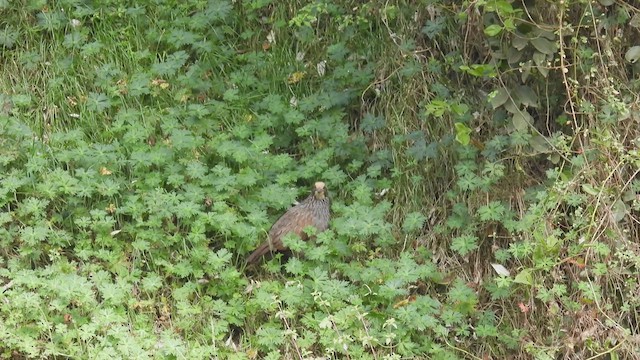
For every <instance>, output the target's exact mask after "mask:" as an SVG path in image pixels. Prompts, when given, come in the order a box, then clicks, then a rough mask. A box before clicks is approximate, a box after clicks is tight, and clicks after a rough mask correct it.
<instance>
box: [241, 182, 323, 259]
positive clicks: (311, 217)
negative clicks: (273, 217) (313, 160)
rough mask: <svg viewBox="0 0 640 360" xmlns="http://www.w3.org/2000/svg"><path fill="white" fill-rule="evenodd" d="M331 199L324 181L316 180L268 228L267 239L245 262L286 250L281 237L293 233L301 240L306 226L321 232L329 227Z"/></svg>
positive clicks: (306, 236)
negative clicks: (303, 197)
mask: <svg viewBox="0 0 640 360" xmlns="http://www.w3.org/2000/svg"><path fill="white" fill-rule="evenodd" d="M330 208H331V200H330V199H329V193H328V191H327V187H326V185H325V183H324V182H322V181H318V182H316V183H315V184H314V185H313V188H312V189H311V194H309V196H308V197H307V198H306V199H304V200H303V201H302V202H300V203H299V204H297V205H295V206H294V207H292V208H290V209H289V210H287V212H285V213H284V215H282V216H281V217H280V218H279V219H278V220H277V221H276V222H275V223H274V224H273V226H271V230H269V235H268V237H267V240H266V241H265V242H263V243H262V244H260V246H258V247H257V248H256V249H255V250H254V251H253V252H252V253H251V255H249V257H248V258H247V264H253V263H255V262H257V261H258V260H259V259H260V258H262V256H263V255H265V254H267V253H269V252H273V251H283V250H286V247H285V245H284V244H283V243H282V238H283V237H284V236H285V235H287V234H290V233H295V234H296V235H298V236H299V237H300V238H301V239H302V240H307V239H308V235H307V234H306V233H305V232H304V229H305V228H306V227H308V226H313V227H315V228H316V230H317V232H318V233H320V232H323V231H325V230H327V229H328V228H329V219H330Z"/></svg>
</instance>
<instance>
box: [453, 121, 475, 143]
mask: <svg viewBox="0 0 640 360" xmlns="http://www.w3.org/2000/svg"><path fill="white" fill-rule="evenodd" d="M455 127H456V141H457V142H459V143H460V144H462V145H469V141H470V140H471V137H470V136H469V134H471V129H469V128H468V127H467V125H465V124H463V123H459V122H457V123H455Z"/></svg>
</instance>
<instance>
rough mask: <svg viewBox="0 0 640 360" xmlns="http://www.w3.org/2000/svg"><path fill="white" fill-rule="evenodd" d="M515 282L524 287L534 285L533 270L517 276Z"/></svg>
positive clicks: (527, 270) (522, 272) (524, 271)
mask: <svg viewBox="0 0 640 360" xmlns="http://www.w3.org/2000/svg"><path fill="white" fill-rule="evenodd" d="M513 282H515V283H518V284H523V285H533V274H532V273H531V269H524V270H522V271H520V273H518V275H516V277H515V279H513Z"/></svg>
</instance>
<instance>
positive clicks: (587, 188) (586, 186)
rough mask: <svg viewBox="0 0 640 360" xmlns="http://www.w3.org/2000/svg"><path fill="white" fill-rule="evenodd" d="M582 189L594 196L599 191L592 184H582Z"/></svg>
mask: <svg viewBox="0 0 640 360" xmlns="http://www.w3.org/2000/svg"><path fill="white" fill-rule="evenodd" d="M582 191H584V192H586V193H587V194H589V195H592V196H596V195H598V193H599V191H598V190H596V189H595V188H594V187H593V186H592V185H591V184H582Z"/></svg>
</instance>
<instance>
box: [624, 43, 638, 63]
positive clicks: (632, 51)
mask: <svg viewBox="0 0 640 360" xmlns="http://www.w3.org/2000/svg"><path fill="white" fill-rule="evenodd" d="M624 59H625V60H627V61H628V62H630V63H632V64H635V62H636V61H638V59H640V46H638V45H636V46H632V47H631V48H629V50H627V52H626V53H625V54H624Z"/></svg>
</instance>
